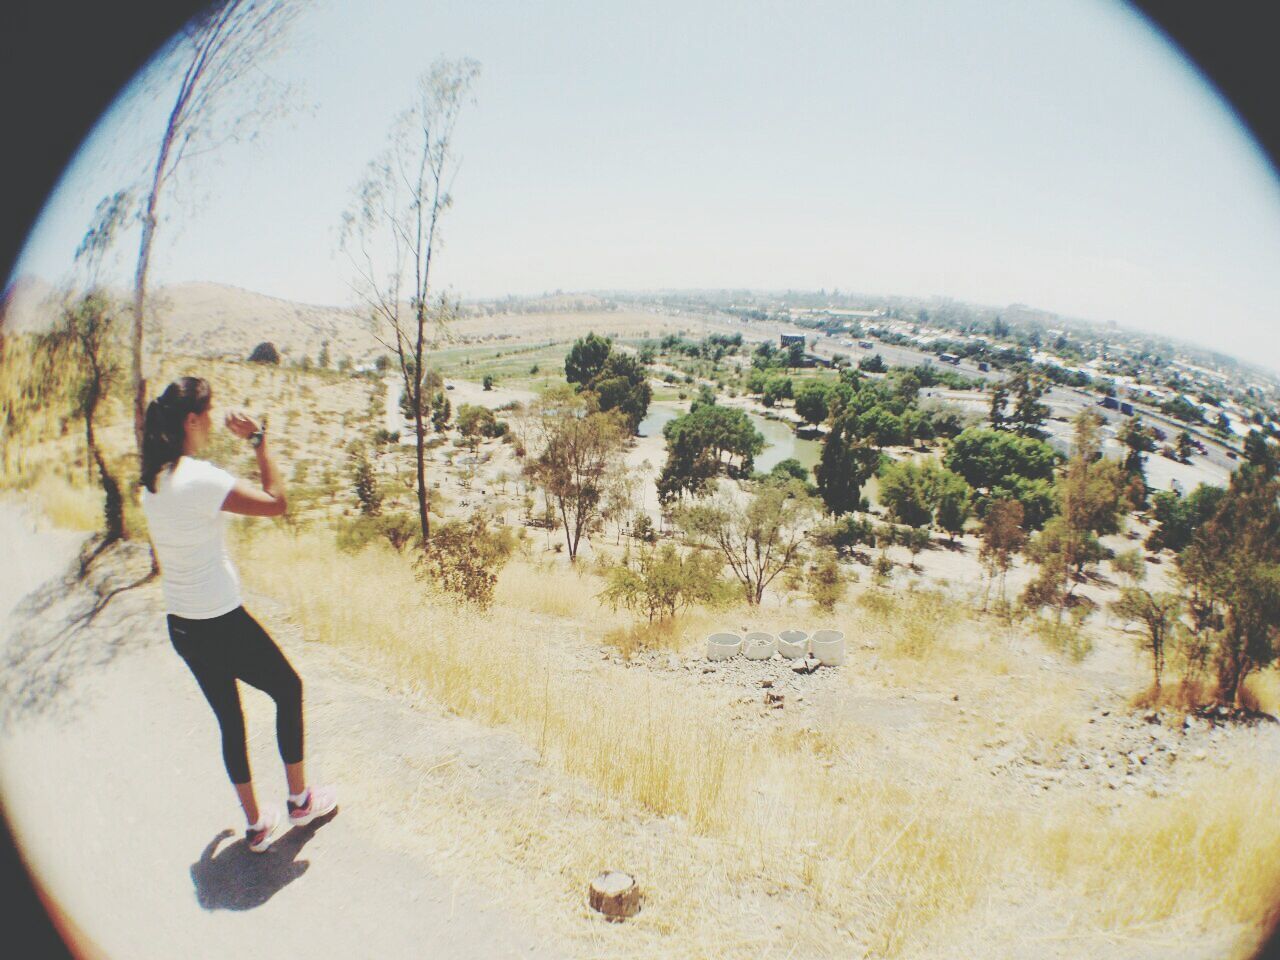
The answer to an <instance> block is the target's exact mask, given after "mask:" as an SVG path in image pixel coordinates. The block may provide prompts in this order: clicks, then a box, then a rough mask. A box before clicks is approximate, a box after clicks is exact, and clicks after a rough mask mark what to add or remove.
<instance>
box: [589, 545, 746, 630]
mask: <svg viewBox="0 0 1280 960" xmlns="http://www.w3.org/2000/svg"><path fill="white" fill-rule="evenodd" d="M722 566H723V564H722V562H721V560H720V558H719V557H717V556H715V555H714V554H712V553H710V552H706V553H704V552H701V551H695V552H693V553H689V554H682V553H681V552H680V551H679V550H677V549H676V548H675V546H674V545H673V544H670V543H666V544H663V545H662V546H661V547H656V548H649V549H644V550H641V551H639V552H637V553H634V554H633V553H631V552H630V551H628V552H627V554H626V555H625V556H624V557H623V560H622V563H620V564H617V565H616V566H613V567H611V568H610V569H609V571H608V586H607V587H606V588H605V589H604V591H603V592H602V593H601V594H600V596H601V598H602V599H603V600H605V602H607V603H609V604H610V605H611V606H612V607H613V608H614V609H615V610H616V609H617V608H618V607H625V608H627V609H628V610H631V611H632V612H634V613H643V614H645V616H646V618H647V619H648V622H649V623H653V622H654V620H655V619H657V620H667V619H670V618H671V617H674V616H675V615H676V613H677V611H679V610H682V609H684V608H686V607H690V606H692V605H693V604H695V603H705V604H709V605H713V606H714V605H718V604H721V603H723V602H725V601H726V600H728V598H729V596H730V595H731V592H732V591H731V589H730V587H729V586H728V584H726V583H725V582H724V581H723V580H722V579H721V578H720V569H721V567H722Z"/></svg>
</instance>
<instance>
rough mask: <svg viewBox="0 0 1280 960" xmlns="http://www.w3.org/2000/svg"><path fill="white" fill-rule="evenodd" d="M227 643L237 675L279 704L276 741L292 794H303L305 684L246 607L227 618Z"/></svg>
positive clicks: (304, 782)
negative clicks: (228, 642) (303, 691)
mask: <svg viewBox="0 0 1280 960" xmlns="http://www.w3.org/2000/svg"><path fill="white" fill-rule="evenodd" d="M227 617H228V618H231V622H230V624H229V625H228V626H229V630H228V633H229V634H230V635H231V636H229V637H228V639H231V640H232V644H231V648H232V649H233V650H234V662H233V669H234V671H235V675H236V676H237V677H239V678H240V679H241V680H243V681H245V683H248V684H250V685H252V686H254V687H257V688H258V689H259V690H261V691H263V692H264V693H266V694H267V695H268V696H269V697H271V699H273V700H275V702H276V740H277V742H278V744H279V748H280V758H281V759H282V760H283V761H284V766H285V775H286V777H287V778H288V781H289V792H290V793H293V794H298V793H301V792H302V791H303V790H305V789H306V786H307V781H306V777H305V775H304V769H303V759H302V751H303V724H302V680H301V679H300V678H299V677H298V674H297V672H296V671H295V670H294V669H293V667H292V666H290V664H289V661H288V660H287V659H285V655H284V654H283V653H282V652H281V651H280V648H279V647H277V646H276V644H275V641H273V640H272V639H271V637H270V636H269V635H268V634H267V631H266V630H264V629H262V626H261V625H260V624H259V623H258V621H256V620H254V619H253V617H251V616H250V615H249V613H248V611H247V610H245V609H244V607H239V608H237V609H236V610H233V611H232V612H231V613H229V614H227Z"/></svg>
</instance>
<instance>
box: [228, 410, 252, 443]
mask: <svg viewBox="0 0 1280 960" xmlns="http://www.w3.org/2000/svg"><path fill="white" fill-rule="evenodd" d="M226 424H227V429H228V430H230V431H231V432H232V433H234V434H235V435H236V436H237V437H239V438H240V439H241V440H248V439H249V437H250V436H252V435H253V434H254V433H257V431H258V425H257V424H256V423H254V421H253V418H252V417H247V416H245V415H244V414H243V413H241V412H240V411H239V410H232V411H231V412H230V413H228V414H227V419H226Z"/></svg>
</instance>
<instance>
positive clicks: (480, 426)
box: [458, 403, 498, 450]
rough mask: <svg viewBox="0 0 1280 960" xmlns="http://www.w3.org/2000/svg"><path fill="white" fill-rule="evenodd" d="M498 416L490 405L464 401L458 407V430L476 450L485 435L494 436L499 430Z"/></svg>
mask: <svg viewBox="0 0 1280 960" xmlns="http://www.w3.org/2000/svg"><path fill="white" fill-rule="evenodd" d="M497 428H498V427H497V418H496V417H495V416H494V415H493V411H492V410H490V409H489V408H488V407H481V406H477V405H476V404H472V403H464V404H462V406H460V407H458V430H459V431H460V432H461V433H462V436H463V437H464V438H465V439H466V441H467V442H468V443H469V444H471V449H472V450H475V449H476V448H477V447H478V446H479V444H480V441H481V440H482V439H483V438H485V437H492V436H494V435H495V431H496V430H497Z"/></svg>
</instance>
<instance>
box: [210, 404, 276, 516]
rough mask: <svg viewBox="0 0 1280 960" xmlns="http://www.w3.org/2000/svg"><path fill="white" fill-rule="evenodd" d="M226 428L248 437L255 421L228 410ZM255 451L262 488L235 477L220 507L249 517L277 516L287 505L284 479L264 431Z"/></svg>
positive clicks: (254, 429)
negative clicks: (272, 456) (234, 483)
mask: <svg viewBox="0 0 1280 960" xmlns="http://www.w3.org/2000/svg"><path fill="white" fill-rule="evenodd" d="M227 429H228V430H230V431H231V432H232V433H234V434H235V435H236V436H237V437H240V438H241V439H248V438H249V437H251V436H252V435H253V434H254V433H256V432H257V430H258V425H257V424H256V423H254V422H253V420H251V419H250V418H249V417H246V416H244V415H243V414H241V413H238V412H236V411H232V412H231V413H228V414H227ZM254 452H255V453H256V454H257V456H258V473H260V474H261V475H262V489H261V490H255V489H253V487H251V486H249V484H247V483H245V482H244V481H243V480H237V481H236V485H235V486H234V487H232V488H231V492H230V493H228V494H227V498H226V499H225V500H223V501H222V509H223V510H225V511H227V512H228V513H239V514H243V515H244V516H248V517H278V516H280V515H281V514H282V513H284V512H285V511H286V510H287V509H288V508H289V504H288V501H287V500H286V499H285V495H284V479H283V478H282V477H281V476H280V471H278V470H277V469H276V464H275V461H274V460H273V459H272V458H271V451H270V450H269V448H268V446H267V438H266V435H265V434H264V435H263V437H262V443H260V444H259V445H258V446H257V447H256V448H255V450H254Z"/></svg>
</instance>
